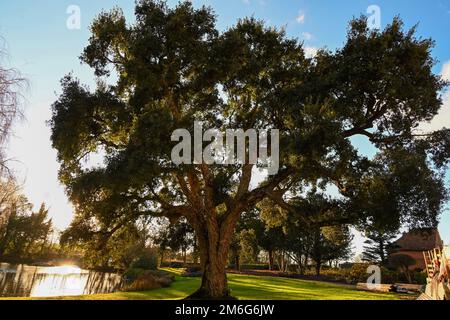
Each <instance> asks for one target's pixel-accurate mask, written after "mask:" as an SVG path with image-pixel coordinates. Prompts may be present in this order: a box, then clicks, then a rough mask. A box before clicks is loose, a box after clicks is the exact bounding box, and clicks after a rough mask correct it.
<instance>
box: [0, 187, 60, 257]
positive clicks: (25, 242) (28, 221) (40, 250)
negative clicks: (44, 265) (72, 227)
mask: <svg viewBox="0 0 450 320" xmlns="http://www.w3.org/2000/svg"><path fill="white" fill-rule="evenodd" d="M0 190H1V192H2V193H3V194H2V200H1V201H2V204H1V206H2V210H1V212H0V218H1V219H0V258H1V259H2V260H3V261H11V262H32V261H34V260H38V259H46V258H48V256H49V254H51V253H54V248H53V246H52V243H51V236H52V233H53V227H52V220H51V219H49V218H48V209H47V208H46V207H45V204H42V205H41V207H40V208H39V210H38V211H35V212H33V211H32V205H31V204H30V203H29V202H28V199H27V198H26V197H25V196H23V195H22V194H21V193H20V192H19V188H17V186H16V185H15V183H14V182H12V181H6V180H3V179H2V181H1V183H0Z"/></svg>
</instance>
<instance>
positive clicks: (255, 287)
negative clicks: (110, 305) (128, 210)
mask: <svg viewBox="0 0 450 320" xmlns="http://www.w3.org/2000/svg"><path fill="white" fill-rule="evenodd" d="M165 270H166V271H169V272H172V273H175V274H176V280H175V282H173V283H172V285H171V286H170V287H169V288H162V289H157V290H151V291H145V292H116V293H111V294H97V295H90V296H79V297H60V298H53V299H69V300H72V299H75V300H177V299H183V298H185V297H186V296H188V295H189V294H190V293H192V292H194V291H195V290H196V289H197V288H198V287H199V285H200V278H189V277H181V276H180V270H177V269H165ZM228 280H229V285H230V288H231V292H232V295H233V296H235V297H237V298H238V299H243V300H245V299H254V300H265V299H274V300H395V299H400V298H401V297H400V296H399V295H396V294H391V293H373V292H365V291H357V290H355V289H353V288H352V287H350V286H345V285H338V284H331V283H326V282H317V281H308V280H299V279H288V278H280V277H268V276H249V275H239V274H229V275H228Z"/></svg>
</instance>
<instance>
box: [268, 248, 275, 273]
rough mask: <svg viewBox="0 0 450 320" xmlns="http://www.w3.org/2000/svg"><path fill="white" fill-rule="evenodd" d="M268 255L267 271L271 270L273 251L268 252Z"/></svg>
mask: <svg viewBox="0 0 450 320" xmlns="http://www.w3.org/2000/svg"><path fill="white" fill-rule="evenodd" d="M268 253H269V270H273V262H274V260H273V250H268Z"/></svg>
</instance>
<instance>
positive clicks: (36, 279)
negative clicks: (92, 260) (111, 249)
mask: <svg viewBox="0 0 450 320" xmlns="http://www.w3.org/2000/svg"><path fill="white" fill-rule="evenodd" d="M121 285H122V278H121V276H119V275H117V274H114V273H104V272H94V271H88V270H83V269H80V268H78V267H76V266H60V267H36V266H27V265H10V264H6V263H0V296H2V297H56V296H77V295H83V294H96V293H110V292H114V291H117V290H119V289H120V287H121Z"/></svg>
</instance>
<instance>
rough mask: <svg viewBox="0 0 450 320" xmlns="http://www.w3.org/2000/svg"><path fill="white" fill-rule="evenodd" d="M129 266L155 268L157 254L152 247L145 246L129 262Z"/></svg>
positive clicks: (156, 265) (156, 266) (146, 268)
mask: <svg viewBox="0 0 450 320" xmlns="http://www.w3.org/2000/svg"><path fill="white" fill-rule="evenodd" d="M131 268H137V269H144V270H156V269H157V268H158V254H157V252H156V249H154V248H146V249H144V250H143V252H142V253H141V254H140V255H139V256H137V257H136V260H135V261H133V263H132V264H131Z"/></svg>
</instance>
